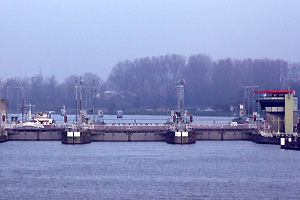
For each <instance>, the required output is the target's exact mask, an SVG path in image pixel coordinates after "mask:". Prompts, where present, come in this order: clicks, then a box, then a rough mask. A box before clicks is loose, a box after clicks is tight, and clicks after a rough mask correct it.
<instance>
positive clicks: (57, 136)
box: [8, 131, 61, 141]
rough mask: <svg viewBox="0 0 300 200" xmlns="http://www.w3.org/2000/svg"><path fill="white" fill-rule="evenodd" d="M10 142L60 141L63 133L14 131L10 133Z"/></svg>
mask: <svg viewBox="0 0 300 200" xmlns="http://www.w3.org/2000/svg"><path fill="white" fill-rule="evenodd" d="M8 140H12V141H14V140H29V141H60V140H61V132H58V131H51V132H30V131H28V132H27V131H20V132H17V131H14V132H9V133H8Z"/></svg>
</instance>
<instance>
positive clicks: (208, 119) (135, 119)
mask: <svg viewBox="0 0 300 200" xmlns="http://www.w3.org/2000/svg"><path fill="white" fill-rule="evenodd" d="M12 116H16V114H13V115H12ZM89 117H90V119H93V116H89ZM18 118H19V120H21V119H22V116H21V115H20V114H19V115H18ZM52 118H53V119H54V120H55V123H56V124H64V117H63V116H61V115H52ZM75 118H76V117H75V115H68V124H72V123H74V122H75ZM95 119H96V120H97V116H95ZM232 119H233V117H218V116H194V123H196V124H212V123H216V124H227V123H229V122H231V121H232ZM101 120H104V122H105V123H108V124H112V123H116V124H118V123H159V124H162V123H166V122H167V121H171V120H172V119H171V117H170V116H167V115H123V118H117V115H104V116H103V117H102V118H101Z"/></svg>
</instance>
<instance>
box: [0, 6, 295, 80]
mask: <svg viewBox="0 0 300 200" xmlns="http://www.w3.org/2000/svg"><path fill="white" fill-rule="evenodd" d="M299 10H300V1H299V0H242V1H241V0H160V1H159V0H106V1H101V0H82V1H81V0H63V1H62V0H51V1H43V0H9V1H7V0H0V78H1V79H6V78H10V77H30V76H33V75H37V74H39V73H40V72H42V74H43V75H44V76H51V75H55V76H56V78H57V79H58V80H59V81H62V80H63V79H64V78H66V77H68V76H70V75H72V74H77V75H79V74H83V73H86V72H90V73H94V74H97V75H98V76H99V77H101V78H102V79H104V80H105V79H107V78H108V76H109V73H110V71H111V69H112V68H113V67H114V65H115V64H117V63H118V62H119V61H124V60H134V59H135V58H141V57H147V56H150V57H151V56H159V55H166V54H180V55H185V56H187V57H188V56H190V55H193V54H199V53H202V54H207V55H210V56H211V57H212V58H213V59H220V58H227V57H231V58H236V59H243V58H271V59H284V60H287V61H289V62H299V61H300V51H299V50H300V21H299V20H300V12H299Z"/></svg>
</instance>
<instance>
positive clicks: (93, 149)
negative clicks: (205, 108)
mask: <svg viewBox="0 0 300 200" xmlns="http://www.w3.org/2000/svg"><path fill="white" fill-rule="evenodd" d="M299 171H300V152H298V151H287V150H281V149H280V148H279V146H277V145H261V144H255V143H253V142H250V141H197V143H196V144H192V145H170V144H167V143H164V142H124V143H117V142H115V143H111V142H93V143H91V144H86V145H74V146H72V145H62V144H61V143H60V142H12V141H10V142H6V143H2V144H0V188H1V193H0V199H299V191H298V186H299V182H300V173H299Z"/></svg>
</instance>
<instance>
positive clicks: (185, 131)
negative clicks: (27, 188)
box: [5, 124, 257, 144]
mask: <svg viewBox="0 0 300 200" xmlns="http://www.w3.org/2000/svg"><path fill="white" fill-rule="evenodd" d="M73 128H74V129H72V130H76V131H70V130H71V129H70V127H65V128H64V127H61V126H60V127H52V128H13V127H12V128H6V129H5V131H6V133H7V137H6V138H7V140H8V141H62V143H63V144H69V143H71V144H81V143H89V142H106V141H107V142H147V141H149V142H153V141H161V142H168V143H174V144H176V143H178V144H191V143H195V142H196V141H200V140H249V141H251V140H252V135H253V134H255V133H257V126H256V125H237V126H230V125H228V124H223V125H220V124H210V125H199V124H189V125H187V126H186V127H185V128H182V131H176V130H175V129H174V126H173V125H168V124H165V125H140V124H139V125H133V124H131V125H124V124H122V125H93V126H74V127H73ZM68 132H72V133H73V135H72V137H71V134H69V137H68ZM74 132H80V135H79V137H78V134H77V133H76V134H75V135H74ZM176 132H177V133H176ZM179 132H180V137H179ZM176 134H177V135H176Z"/></svg>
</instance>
